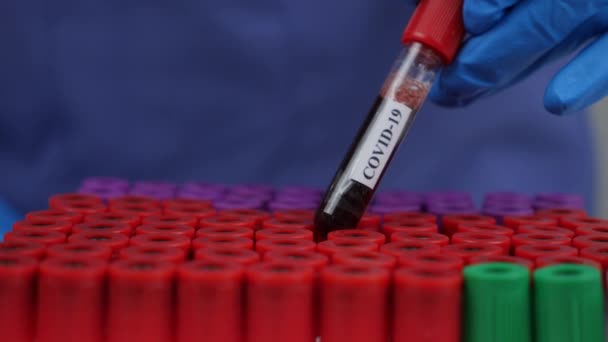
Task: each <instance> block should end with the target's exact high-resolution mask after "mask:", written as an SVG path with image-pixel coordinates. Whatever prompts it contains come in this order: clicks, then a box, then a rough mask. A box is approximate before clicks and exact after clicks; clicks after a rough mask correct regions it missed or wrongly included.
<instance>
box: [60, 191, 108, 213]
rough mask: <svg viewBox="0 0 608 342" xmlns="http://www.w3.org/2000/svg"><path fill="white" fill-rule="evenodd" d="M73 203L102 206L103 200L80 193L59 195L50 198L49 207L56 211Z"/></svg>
mask: <svg viewBox="0 0 608 342" xmlns="http://www.w3.org/2000/svg"><path fill="white" fill-rule="evenodd" d="M72 203H93V204H101V198H99V197H97V196H93V195H86V194H78V193H65V194H57V195H53V196H51V197H50V198H49V207H51V208H55V209H62V207H63V206H66V205H70V204H72Z"/></svg>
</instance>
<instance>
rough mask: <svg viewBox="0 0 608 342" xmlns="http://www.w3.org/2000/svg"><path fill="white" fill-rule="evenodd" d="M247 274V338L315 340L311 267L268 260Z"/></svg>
mask: <svg viewBox="0 0 608 342" xmlns="http://www.w3.org/2000/svg"><path fill="white" fill-rule="evenodd" d="M246 277H247V305H246V307H247V314H246V317H247V333H248V336H247V341H249V342H258V341H259V342H268V341H290V342H311V341H314V340H315V337H316V336H315V335H316V334H315V320H314V319H315V312H314V311H315V310H314V308H315V296H314V288H315V286H314V272H313V269H312V268H308V267H297V266H296V265H294V264H292V263H283V262H269V263H262V264H257V265H254V266H252V267H250V268H249V269H248V270H247V272H246ZM277 322H281V324H277Z"/></svg>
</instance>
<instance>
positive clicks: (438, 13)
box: [401, 0, 464, 64]
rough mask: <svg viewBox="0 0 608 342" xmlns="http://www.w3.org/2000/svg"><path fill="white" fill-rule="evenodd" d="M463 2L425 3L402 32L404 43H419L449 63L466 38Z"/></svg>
mask: <svg viewBox="0 0 608 342" xmlns="http://www.w3.org/2000/svg"><path fill="white" fill-rule="evenodd" d="M462 3H463V0H423V1H421V2H420V4H419V5H418V7H417V8H416V11H415V12H414V15H413V16H412V18H411V19H410V22H409V24H408V26H407V27H406V29H405V32H404V33H403V37H402V39H401V40H402V42H403V43H404V44H407V43H412V42H419V43H422V44H425V45H427V46H429V47H430V48H432V49H433V50H435V52H437V53H438V54H439V55H440V56H441V59H443V62H444V63H446V64H449V63H451V62H452V60H453V59H454V57H455V56H456V53H457V52H458V48H459V47H460V43H461V42H462V39H463V38H464V23H463V20H462Z"/></svg>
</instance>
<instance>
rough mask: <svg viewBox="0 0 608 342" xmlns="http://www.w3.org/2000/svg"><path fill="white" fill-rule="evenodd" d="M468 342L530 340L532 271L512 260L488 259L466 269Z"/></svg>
mask: <svg viewBox="0 0 608 342" xmlns="http://www.w3.org/2000/svg"><path fill="white" fill-rule="evenodd" d="M464 279H465V282H464V285H465V286H464V293H465V305H464V307H465V311H464V314H465V317H464V332H463V336H464V338H463V341H465V342H487V341H505V342H530V341H532V326H531V319H530V311H531V310H530V302H531V301H530V298H531V296H530V273H529V270H528V268H526V267H523V266H520V265H517V264H509V263H486V264H478V265H473V266H468V267H466V268H465V270H464Z"/></svg>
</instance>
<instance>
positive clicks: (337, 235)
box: [327, 229, 386, 246]
mask: <svg viewBox="0 0 608 342" xmlns="http://www.w3.org/2000/svg"><path fill="white" fill-rule="evenodd" d="M327 238H328V239H329V240H335V239H353V240H363V241H371V242H373V243H375V244H377V245H378V246H380V245H383V244H384V243H385V242H386V236H384V234H381V233H378V232H372V231H369V230H362V229H343V230H338V231H333V232H331V233H329V234H328V235H327Z"/></svg>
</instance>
